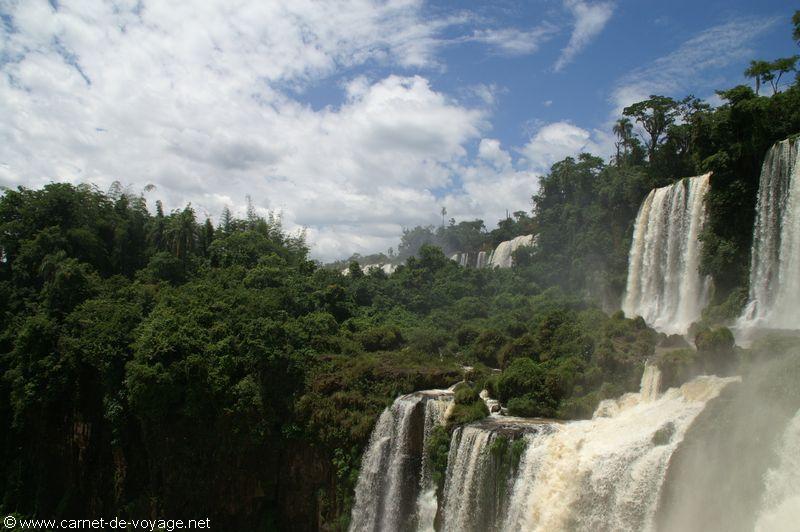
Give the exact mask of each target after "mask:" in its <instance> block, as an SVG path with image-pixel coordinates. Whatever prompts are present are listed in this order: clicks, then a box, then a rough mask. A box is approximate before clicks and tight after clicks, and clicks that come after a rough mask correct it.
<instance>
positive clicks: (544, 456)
mask: <svg viewBox="0 0 800 532" xmlns="http://www.w3.org/2000/svg"><path fill="white" fill-rule="evenodd" d="M657 371H658V370H657V369H655V367H652V368H651V369H650V371H649V373H648V372H646V373H645V375H644V376H643V382H642V384H643V386H642V388H643V389H642V391H641V392H640V393H638V394H626V395H624V396H623V397H621V398H620V399H618V400H613V401H604V402H603V403H601V404H600V406H598V409H597V412H596V413H595V417H594V418H593V419H592V420H589V421H577V422H572V423H566V424H563V425H554V428H555V429H556V430H554V431H553V433H552V434H550V435H547V434H544V435H541V436H539V435H537V436H534V437H532V438H531V441H530V442H529V445H528V448H527V451H526V453H525V456H524V457H523V459H522V464H521V465H520V474H519V475H518V477H517V480H516V483H515V485H514V490H513V494H512V499H511V503H510V505H509V507H510V509H511V510H510V511H509V513H508V515H507V518H506V521H505V523H504V526H503V529H504V530H508V531H517V530H526V531H527V530H534V531H558V530H570V531H573V530H586V531H602V530H609V531H611V530H614V531H617V530H631V531H638V530H651V529H653V528H654V524H653V518H654V514H655V510H656V507H657V503H658V500H659V494H660V490H661V486H662V483H663V479H664V476H665V472H666V470H667V466H668V463H669V459H670V456H671V455H672V453H673V451H674V450H675V448H676V447H677V446H678V445H679V444H680V442H681V440H682V438H683V435H684V433H685V432H686V430H687V428H688V427H689V426H690V424H691V423H692V421H693V420H694V418H695V417H696V416H697V414H698V413H699V412H701V411H702V410H703V408H704V407H705V405H706V403H707V402H708V401H709V400H710V399H712V398H714V397H716V396H717V395H718V394H719V392H720V390H722V389H723V388H724V387H725V386H726V385H727V384H728V383H729V382H731V381H732V380H733V379H723V378H719V377H698V378H696V379H695V380H693V381H691V382H689V383H687V384H684V385H683V386H681V387H680V388H671V389H669V390H668V391H666V392H665V393H664V394H662V395H658V394H657V392H656V391H655V390H656V388H654V386H655V383H657V382H658V380H659V379H658V376H657V375H656V373H657Z"/></svg>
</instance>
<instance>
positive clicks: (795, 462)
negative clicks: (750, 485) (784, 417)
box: [755, 410, 800, 532]
mask: <svg viewBox="0 0 800 532" xmlns="http://www.w3.org/2000/svg"><path fill="white" fill-rule="evenodd" d="M778 457H779V460H780V461H779V463H778V464H777V466H776V467H775V468H773V469H770V470H769V471H768V472H767V475H766V478H765V484H766V485H765V490H764V495H763V497H762V502H761V511H760V512H759V514H758V518H757V521H756V527H755V529H756V532H772V531H775V530H786V531H789V530H796V528H797V525H798V517H800V410H798V412H797V414H795V416H794V418H792V420H791V421H790V422H789V426H788V427H787V428H786V431H785V432H784V434H783V436H782V438H781V441H780V445H779V448H778Z"/></svg>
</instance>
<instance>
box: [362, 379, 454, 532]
mask: <svg viewBox="0 0 800 532" xmlns="http://www.w3.org/2000/svg"><path fill="white" fill-rule="evenodd" d="M451 401H452V393H451V392H449V391H446V390H433V391H429V392H418V393H414V394H410V395H404V396H402V397H399V398H398V399H397V400H396V401H395V402H394V404H392V406H390V407H388V408H386V410H384V411H383V413H382V414H381V416H380V418H379V419H378V423H377V424H376V425H375V428H374V429H373V431H372V436H371V437H370V442H369V445H368V447H367V450H366V452H365V453H364V456H363V458H362V461H361V472H360V474H359V477H358V483H357V484H356V498H355V504H354V506H353V512H352V517H351V522H350V530H351V531H359V532H361V531H377V530H380V531H386V532H391V531H395V530H404V529H405V528H406V525H407V522H408V519H409V517H410V516H414V515H415V514H416V511H417V507H418V506H419V504H420V503H419V501H418V496H419V494H420V491H421V490H420V487H421V486H422V487H423V489H424V487H427V486H426V483H429V482H430V480H429V477H430V472H429V471H426V469H428V468H429V465H428V464H427V459H426V458H425V456H424V455H425V453H424V449H425V444H426V443H427V437H428V436H429V434H430V432H431V430H432V428H433V426H435V424H436V423H441V422H442V420H443V418H444V412H445V410H446V407H447V405H448V404H449V402H451ZM429 403H432V404H431V405H430V406H429ZM426 475H427V479H426ZM434 515H435V511H434Z"/></svg>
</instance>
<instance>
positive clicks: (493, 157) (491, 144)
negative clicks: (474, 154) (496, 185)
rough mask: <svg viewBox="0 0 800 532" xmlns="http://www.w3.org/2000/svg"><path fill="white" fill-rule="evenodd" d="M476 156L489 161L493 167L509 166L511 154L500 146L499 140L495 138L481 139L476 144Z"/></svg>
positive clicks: (503, 167) (502, 167)
mask: <svg viewBox="0 0 800 532" xmlns="http://www.w3.org/2000/svg"><path fill="white" fill-rule="evenodd" d="M478 157H480V158H481V159H483V160H484V161H486V162H488V163H491V164H492V166H494V167H495V168H499V169H506V168H510V167H511V156H510V155H509V154H508V152H506V151H505V150H504V149H503V148H501V147H500V141H499V140H497V139H481V142H480V144H479V145H478Z"/></svg>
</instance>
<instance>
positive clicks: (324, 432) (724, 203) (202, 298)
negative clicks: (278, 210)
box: [0, 15, 800, 530]
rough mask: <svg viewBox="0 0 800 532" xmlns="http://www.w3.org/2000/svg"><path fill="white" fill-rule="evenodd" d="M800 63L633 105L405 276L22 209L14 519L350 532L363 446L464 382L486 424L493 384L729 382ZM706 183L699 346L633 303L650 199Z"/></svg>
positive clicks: (272, 244) (441, 236) (10, 374)
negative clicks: (629, 278)
mask: <svg viewBox="0 0 800 532" xmlns="http://www.w3.org/2000/svg"><path fill="white" fill-rule="evenodd" d="M795 22H796V24H797V29H796V31H795V35H794V38H795V39H796V40H800V15H796V16H795ZM796 63H797V57H796V56H795V57H792V58H784V59H779V60H775V61H761V60H757V61H753V62H752V63H751V67H750V68H749V69H748V71H747V72H746V73H745V74H746V75H747V76H749V77H751V78H752V79H753V81H754V85H755V89H754V88H751V87H750V86H745V85H740V86H737V87H733V88H729V89H725V90H720V91H719V92H718V94H719V96H720V98H721V99H722V104H721V105H719V106H718V107H711V106H710V105H708V104H707V103H704V102H702V101H700V100H698V99H697V98H695V97H693V96H686V97H685V98H682V99H673V98H670V97H667V96H662V95H653V96H651V97H650V98H648V99H647V100H644V101H641V102H638V103H635V104H633V105H631V106H629V107H627V108H626V109H625V110H624V113H623V116H622V117H620V119H619V121H618V122H617V123H616V125H615V126H614V131H613V132H614V134H615V135H616V138H617V148H616V153H615V154H614V155H613V157H612V158H611V159H610V160H609V161H605V160H604V159H603V158H600V157H597V156H594V155H591V154H588V153H583V154H580V155H579V156H577V157H576V158H572V157H568V158H566V159H564V160H563V161H560V162H557V163H556V164H554V165H553V166H552V168H551V170H550V172H549V173H548V174H547V175H545V176H543V177H542V178H541V180H540V183H539V186H538V190H533V189H532V190H531V194H532V198H531V200H532V210H531V211H530V212H515V213H513V214H512V215H511V216H509V217H508V218H507V219H505V220H501V221H499V223H498V225H497V228H494V229H492V230H491V231H489V230H487V228H486V226H485V223H484V221H482V220H472V221H460V222H458V223H456V221H455V220H452V219H451V220H450V221H449V223H447V222H445V221H444V217H445V213H444V212H443V213H442V217H443V223H442V225H441V226H440V227H438V228H437V227H416V228H409V229H407V230H406V231H405V232H404V234H403V235H402V239H401V241H400V243H399V245H398V247H397V251H396V252H395V251H394V250H391V251H390V252H388V253H387V254H386V255H383V256H382V257H383V258H385V259H388V260H392V261H394V262H396V263H398V264H401V265H400V266H399V267H398V268H397V270H396V272H395V273H393V274H391V275H386V274H385V273H383V272H381V271H377V270H375V271H371V272H370V273H367V274H364V273H362V271H361V269H360V268H359V267H358V264H356V263H354V262H350V261H347V263H340V264H338V265H333V266H330V265H329V266H327V267H326V266H325V265H322V264H319V263H317V262H315V261H313V260H311V259H310V257H309V249H308V247H307V245H306V243H305V241H304V238H303V236H302V234H290V233H289V232H287V231H285V230H284V228H283V227H282V225H281V220H280V216H278V215H276V214H273V215H270V216H268V217H266V218H265V217H261V216H259V215H258V214H256V212H255V210H254V209H252V208H251V209H249V210H248V213H247V215H246V216H245V217H244V218H243V219H238V218H236V217H234V216H233V215H232V214H231V213H230V211H226V212H224V213H222V214H221V216H220V218H219V221H218V222H217V223H212V222H211V221H210V220H208V219H205V220H201V219H198V217H197V215H196V213H195V211H194V210H193V208H192V206H191V205H187V206H186V207H185V208H183V209H181V210H175V211H173V212H169V213H166V212H164V209H163V208H162V206H161V204H160V203H157V204H156V205H148V204H147V203H146V201H145V199H144V194H143V193H136V192H132V191H131V190H129V189H128V188H125V187H124V186H122V185H115V186H114V187H112V188H111V189H110V190H107V191H102V190H99V189H98V188H97V187H95V186H92V185H89V184H83V185H71V184H65V183H56V182H54V183H51V184H49V185H46V186H44V187H42V188H41V189H28V188H23V187H19V188H17V189H8V190H4V191H3V193H2V197H0V423H1V424H2V426H3V430H2V431H0V433H1V434H0V454H1V456H2V459H0V494H2V499H1V500H0V513H3V514H14V515H18V516H48V517H54V518H57V517H62V516H63V517H72V516H77V515H81V516H98V517H99V516H106V517H108V516H112V517H113V516H126V515H127V516H145V515H148V516H149V515H170V516H175V517H187V518H188V517H191V516H202V517H209V518H210V519H211V522H212V523H214V524H215V527H216V528H217V529H219V530H255V529H259V530H262V529H290V528H292V529H296V530H306V529H323V530H343V529H346V527H347V523H348V519H349V511H350V508H351V506H352V503H353V500H352V498H353V490H354V487H355V482H356V479H357V476H358V472H359V465H360V459H361V454H362V451H363V449H364V447H365V446H366V444H367V442H368V439H369V435H370V432H371V430H372V427H373V425H374V423H375V420H376V418H377V416H378V414H379V413H380V412H381V410H383V408H384V407H386V406H387V405H388V404H390V403H391V401H392V400H393V399H394V398H395V397H396V396H397V395H399V394H402V393H408V392H411V391H414V390H419V389H425V388H445V387H448V386H450V385H452V384H454V383H455V382H458V381H460V380H462V379H465V380H468V381H470V382H472V383H474V386H472V387H467V389H466V390H465V391H463V392H460V393H459V394H458V395H457V397H456V403H457V408H456V412H455V415H454V417H452V418H451V424H460V423H466V422H469V421H474V420H476V419H480V418H482V417H484V416H485V415H487V413H488V412H487V411H486V407H485V406H484V403H483V402H482V401H481V400H480V398H479V397H478V396H477V392H478V391H479V390H481V389H483V388H486V389H488V390H489V391H490V392H491V393H492V395H493V396H495V397H496V398H497V399H499V400H500V401H502V403H503V404H504V405H506V406H507V407H508V411H509V413H510V414H512V415H520V416H529V417H533V416H536V417H548V418H558V419H580V418H586V417H590V416H591V414H592V412H593V411H594V408H595V407H596V405H597V404H598V402H599V401H600V400H602V399H606V398H611V397H617V396H619V395H620V394H622V393H623V392H626V391H633V390H636V389H637V387H638V385H639V380H640V377H641V375H642V367H643V364H644V361H645V360H646V359H648V358H649V357H651V356H653V355H654V354H656V353H657V352H658V348H659V346H665V345H669V346H672V347H681V348H682V349H679V350H672V351H670V354H669V356H667V357H663V358H662V359H661V361H660V365H661V366H662V370H663V372H664V375H665V379H666V380H667V384H680V383H682V382H684V381H686V380H687V379H688V378H690V377H691V376H693V375H696V374H698V373H703V372H708V373H714V372H716V373H718V374H726V373H729V372H730V371H732V368H733V367H735V365H736V364H738V363H739V360H740V359H741V358H742V357H743V356H744V352H743V351H742V350H741V349H739V348H736V347H734V345H733V337H732V335H731V333H730V331H729V330H728V329H727V328H725V325H726V324H727V322H728V320H730V319H732V318H734V317H736V316H738V315H739V314H740V313H741V310H742V307H743V305H744V304H745V302H746V297H747V288H748V287H747V283H748V274H749V268H750V261H749V254H750V245H751V240H752V228H753V220H754V212H755V202H756V196H757V189H758V179H759V173H760V167H761V163H762V160H763V158H764V155H765V153H766V151H767V149H768V148H769V147H770V146H771V145H772V144H773V143H775V142H776V141H779V140H782V139H785V138H787V137H790V136H792V135H795V134H797V133H798V132H800V83H798V79H797V78H796V77H795V79H791V78H792V76H795V66H796ZM768 89H769V90H768ZM706 172H713V174H712V179H711V190H710V192H709V194H708V196H707V198H706V206H707V210H708V216H709V223H708V224H707V227H706V229H705V231H704V233H703V234H702V236H701V239H702V242H703V256H702V263H701V272H702V273H704V274H710V275H712V276H713V279H714V289H713V296H712V304H711V305H710V306H709V307H708V308H707V309H706V311H705V312H704V316H703V319H702V320H701V321H700V322H698V323H697V324H695V325H694V326H693V328H692V331H691V336H692V338H693V340H694V344H695V347H696V348H692V347H690V344H688V343H686V342H685V341H684V340H683V339H682V338H680V337H667V336H665V335H664V334H659V333H657V332H656V331H654V330H653V329H651V328H649V327H648V326H647V324H646V323H645V322H644V320H642V319H641V318H637V317H632V316H625V315H624V314H623V313H622V312H621V311H614V310H615V309H614V307H615V306H616V308H619V300H620V297H621V295H622V292H623V290H624V288H625V279H626V273H627V269H626V268H627V259H628V251H629V248H630V244H631V235H632V230H633V222H634V219H635V217H636V213H637V210H638V208H639V205H640V204H641V202H642V200H643V198H644V197H645V196H646V195H647V193H648V192H649V191H650V190H651V189H652V188H654V187H659V186H664V185H668V184H671V183H673V182H675V181H676V180H678V179H680V178H682V177H686V176H694V175H699V174H702V173H706ZM57 177H58V176H53V178H57ZM532 187H533V185H532ZM524 234H535V235H538V240H537V245H536V246H534V247H530V248H525V249H522V250H520V251H519V252H517V254H516V256H515V267H514V268H512V269H507V270H500V269H497V270H491V269H471V268H462V267H460V266H459V265H458V264H456V263H455V262H453V261H451V260H449V259H448V256H449V253H451V252H453V251H462V252H467V251H478V250H486V249H490V248H491V247H493V246H495V245H496V244H497V243H499V242H500V241H503V240H508V239H510V238H513V237H515V236H519V235H524ZM354 258H355V259H362V260H363V259H364V258H363V257H354ZM373 258H374V257H373ZM348 263H349V271H348V275H343V274H342V272H341V269H342V266H344V267H346V266H347V264H348ZM465 368H467V369H465Z"/></svg>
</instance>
